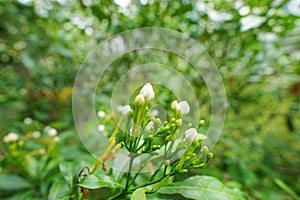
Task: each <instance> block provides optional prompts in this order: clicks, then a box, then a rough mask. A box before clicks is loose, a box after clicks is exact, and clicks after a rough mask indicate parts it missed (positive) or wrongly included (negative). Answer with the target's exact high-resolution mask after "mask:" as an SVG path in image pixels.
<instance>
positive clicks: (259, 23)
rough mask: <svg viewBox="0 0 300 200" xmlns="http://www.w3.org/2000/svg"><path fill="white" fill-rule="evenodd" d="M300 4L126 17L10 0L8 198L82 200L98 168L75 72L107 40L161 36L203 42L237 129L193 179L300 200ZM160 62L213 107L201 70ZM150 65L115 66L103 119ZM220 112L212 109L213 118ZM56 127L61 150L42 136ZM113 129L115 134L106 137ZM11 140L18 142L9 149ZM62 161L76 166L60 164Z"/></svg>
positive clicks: (3, 14) (184, 8) (182, 4)
mask: <svg viewBox="0 0 300 200" xmlns="http://www.w3.org/2000/svg"><path fill="white" fill-rule="evenodd" d="M116 2H117V1H116ZM297 5H299V4H298V1H296V0H282V1H257V0H254V1H222V0H220V1H189V0H188V1H183V0H182V1H181V0H176V1H158V0H141V1H131V3H130V4H129V5H128V6H127V7H126V6H125V7H122V6H120V5H119V4H117V3H115V2H113V1H93V0H90V1H87V0H80V1H73V0H67V1H62V0H57V1H54V0H53V1H48V0H47V1H39V0H36V1H31V0H28V1H26V0H25V1H24V0H19V1H0V64H1V67H0V91H1V93H0V105H1V107H0V112H1V115H0V136H1V137H0V138H1V141H0V143H1V145H0V151H1V153H0V166H1V167H0V198H6V199H8V198H11V199H58V198H59V197H62V196H64V195H67V196H68V195H69V196H68V197H67V198H70V199H72V198H76V195H77V196H78V194H79V193H80V191H79V190H78V188H77V186H76V183H77V179H78V177H77V175H78V172H79V171H80V169H82V168H83V167H85V166H91V165H92V163H94V160H93V158H91V156H89V155H88V154H87V153H86V151H85V150H84V148H83V147H82V144H81V143H80V142H79V140H78V138H77V136H76V133H75V131H74V130H75V129H74V126H73V120H72V112H71V94H72V85H73V82H74V77H75V75H76V70H77V69H78V67H79V66H80V63H81V62H82V60H83V59H84V57H85V56H86V54H87V52H88V50H90V49H92V48H93V47H95V45H96V44H98V43H99V42H101V41H103V40H104V39H106V38H107V37H110V36H112V35H114V34H117V33H119V32H121V31H126V30H128V29H133V28H138V27H153V26H154V27H155V26H156V27H163V28H170V29H173V30H177V31H179V32H182V33H184V34H187V35H188V36H191V37H192V38H194V39H195V40H196V41H197V42H199V43H200V44H201V45H203V47H204V48H205V50H206V51H207V52H208V54H209V55H210V56H211V57H212V59H213V60H214V62H215V63H216V65H217V66H218V68H219V70H220V71H221V73H222V76H223V80H224V84H225V88H226V92H227V118H226V123H225V126H224V134H223V137H222V138H221V139H220V142H219V143H218V144H217V145H216V146H215V148H214V149H213V152H214V155H215V157H216V159H213V160H212V162H211V163H210V165H209V167H208V168H207V169H201V170H191V171H190V173H191V174H196V175H201V176H203V174H205V175H211V176H214V177H217V178H218V179H220V180H221V181H222V182H224V183H225V185H226V186H228V187H230V186H232V187H238V188H240V189H241V190H242V191H245V192H246V193H247V194H248V195H249V196H250V197H251V198H253V199H297V198H299V194H300V186H299V184H297V183H298V182H299V181H300V176H299V174H300V173H299V167H298V166H299V165H300V160H299V154H300V151H299V149H300V138H299V137H300V136H299V131H298V130H299V128H300V117H299V116H300V114H299V112H300V111H299V109H300V108H299V105H300V102H299V101H300V78H299V72H300V65H299V63H300V62H299V58H300V56H299V55H300V52H299V44H300V37H299V34H298V32H299V16H300V13H299V10H298V9H296V8H297ZM157 56H159V57H161V58H162V62H163V63H164V64H167V65H170V66H174V68H176V70H178V71H180V72H181V73H183V74H185V75H186V77H188V78H189V81H191V83H192V86H193V87H194V88H195V89H196V92H197V95H198V98H199V101H200V102H201V105H202V106H203V107H204V105H206V104H209V101H210V96H209V93H208V92H207V91H206V89H205V87H204V85H205V83H204V81H203V80H202V79H201V78H199V77H197V76H196V75H195V72H194V71H193V68H191V67H189V66H188V64H186V63H182V61H180V59H178V58H176V56H174V55H166V54H163V53H161V52H157ZM142 62H143V58H142V57H139V55H137V54H134V52H133V53H132V54H129V55H127V56H124V57H123V58H120V59H119V60H116V61H115V62H114V63H112V65H116V66H117V65H119V66H120V67H114V68H113V69H114V70H113V71H108V72H107V73H106V74H104V77H103V80H105V81H104V82H105V84H103V85H101V84H102V83H100V86H99V88H98V90H99V92H100V93H101V96H100V97H96V98H97V104H98V105H97V109H100V108H101V110H104V111H105V112H107V113H108V112H109V108H106V107H103V102H106V101H107V100H108V99H109V97H110V94H111V92H112V89H113V85H114V83H115V82H116V81H117V80H118V79H119V78H120V77H121V76H122V74H123V73H124V72H126V71H127V70H128V69H130V68H131V67H133V66H134V64H136V63H142ZM108 80H109V81H108ZM162 96H163V97H161V98H162V100H159V101H161V102H163V103H164V106H166V105H168V104H169V103H171V102H168V101H164V99H168V98H169V97H172V95H171V94H170V93H168V92H165V93H164V94H163V95H162ZM171 99H172V98H171ZM161 102H160V103H161ZM201 111H202V110H201ZM209 112H210V110H209V108H207V107H205V108H204V109H203V116H209ZM26 118H31V119H33V124H31V125H27V124H25V123H24V122H25V120H24V119H26ZM207 118H208V117H207ZM207 121H209V120H207ZM47 125H48V126H49V125H50V126H51V127H54V128H55V129H56V130H57V132H58V136H59V142H57V143H55V142H54V140H53V139H54V138H53V137H51V136H49V135H47V133H46V132H43V130H44V128H45V127H46V126H47ZM113 128H114V127H113V126H112V125H109V126H107V127H106V130H107V131H111V130H113ZM34 131H40V133H41V137H40V138H34V137H33V132H34ZM10 132H14V133H17V135H18V137H19V139H18V140H17V141H13V142H9V143H5V144H2V139H4V137H5V136H6V135H7V134H8V133H10ZM52 144H53V145H52ZM54 144H55V145H54ZM41 149H44V150H43V151H40V150H41ZM36 153H37V154H36ZM26 158H28V159H26ZM82 160H84V161H85V163H82V162H81V161H82ZM91 160H92V161H91ZM62 161H69V162H65V163H63V164H61V165H59V163H61V162H62ZM118 176H122V174H118ZM186 178H187V177H186V175H185V174H181V175H178V176H175V180H176V181H175V182H174V183H173V180H168V181H169V184H171V185H172V184H180V183H182V182H184V181H185V180H187V179H186ZM64 180H65V181H64ZM83 180H84V179H83ZM11 182H13V183H14V184H10V183H11ZM218 184H219V182H218ZM220 187H221V186H220ZM158 191H160V190H158ZM161 191H164V190H163V187H162V189H161ZM144 192H145V193H146V196H147V198H149V199H163V198H183V197H182V196H180V195H179V196H178V195H166V194H160V196H159V197H157V196H156V195H158V194H148V193H147V191H146V190H145V189H142V188H141V189H138V190H136V192H134V196H137V197H136V198H140V197H141V198H143V195H144ZM107 193H109V192H108V191H107V190H106V189H103V188H102V189H100V190H97V191H94V192H92V194H90V195H92V196H93V195H95V196H101V197H103V198H106V197H107ZM176 193H178V192H176ZM168 194H171V192H169V193H168ZM172 194H174V193H173V192H172Z"/></svg>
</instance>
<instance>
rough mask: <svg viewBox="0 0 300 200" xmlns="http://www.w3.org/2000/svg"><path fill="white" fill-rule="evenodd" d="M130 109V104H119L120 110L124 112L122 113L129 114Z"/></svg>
mask: <svg viewBox="0 0 300 200" xmlns="http://www.w3.org/2000/svg"><path fill="white" fill-rule="evenodd" d="M130 110H131V107H130V105H125V106H121V105H120V106H118V111H119V112H120V113H122V115H127V114H128V112H129V111H130Z"/></svg>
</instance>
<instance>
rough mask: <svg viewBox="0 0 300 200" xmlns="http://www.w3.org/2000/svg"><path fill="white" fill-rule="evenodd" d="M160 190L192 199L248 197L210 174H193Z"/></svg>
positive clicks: (240, 198)
mask: <svg viewBox="0 0 300 200" xmlns="http://www.w3.org/2000/svg"><path fill="white" fill-rule="evenodd" d="M158 192H159V193H161V194H181V195H182V196H184V197H186V198H191V199H214V200H244V199H248V198H247V197H246V196H245V195H244V193H242V192H240V191H239V190H238V189H230V188H227V187H226V186H225V185H224V184H223V183H222V182H221V181H219V180H218V179H216V178H214V177H210V176H193V177H191V178H188V179H185V180H183V181H179V182H175V183H171V184H167V185H165V186H163V187H162V188H161V189H160V190H159V191H158Z"/></svg>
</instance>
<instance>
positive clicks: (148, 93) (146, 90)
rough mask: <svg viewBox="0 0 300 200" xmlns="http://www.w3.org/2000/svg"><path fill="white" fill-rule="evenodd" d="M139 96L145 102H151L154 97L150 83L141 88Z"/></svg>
mask: <svg viewBox="0 0 300 200" xmlns="http://www.w3.org/2000/svg"><path fill="white" fill-rule="evenodd" d="M140 94H142V95H143V96H144V97H145V100H146V101H150V100H152V99H153V98H154V97H155V93H154V90H153V87H152V85H151V84H150V83H146V84H145V85H144V86H143V87H142V89H141V91H140Z"/></svg>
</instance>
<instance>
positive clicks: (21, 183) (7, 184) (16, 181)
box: [0, 174, 31, 191]
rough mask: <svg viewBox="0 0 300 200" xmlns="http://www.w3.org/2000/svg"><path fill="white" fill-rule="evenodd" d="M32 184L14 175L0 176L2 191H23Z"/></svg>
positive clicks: (0, 188)
mask: <svg viewBox="0 0 300 200" xmlns="http://www.w3.org/2000/svg"><path fill="white" fill-rule="evenodd" d="M30 187H31V184H30V183H29V182H28V181H27V180H26V179H24V178H22V177H20V176H17V175H13V174H0V191H1V190H21V189H26V188H30Z"/></svg>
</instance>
